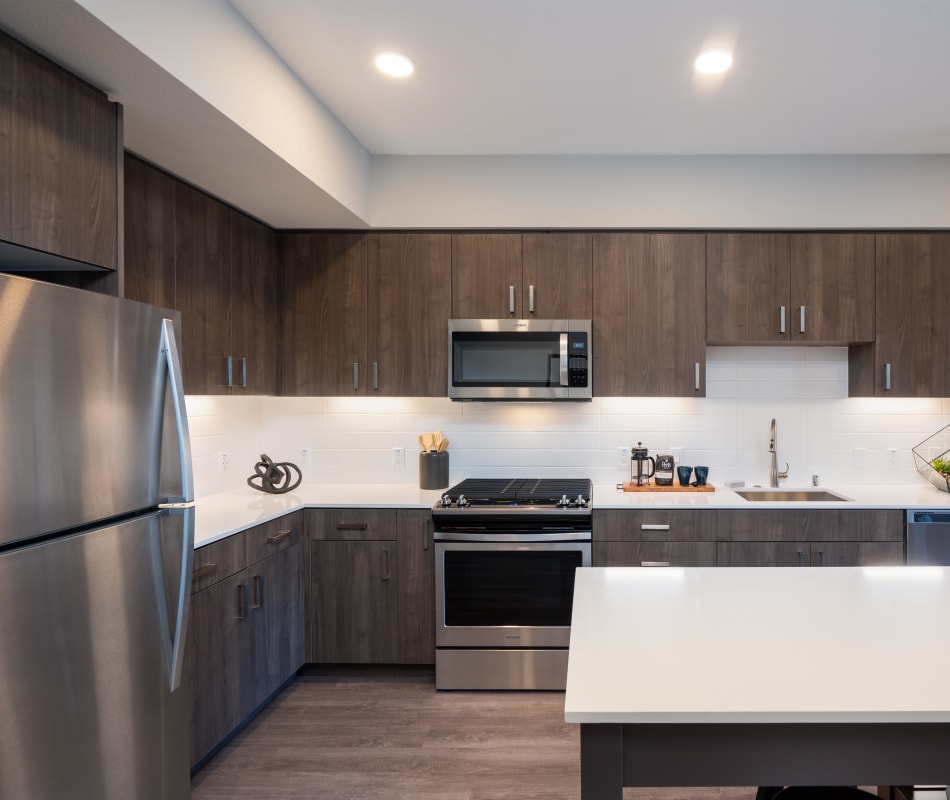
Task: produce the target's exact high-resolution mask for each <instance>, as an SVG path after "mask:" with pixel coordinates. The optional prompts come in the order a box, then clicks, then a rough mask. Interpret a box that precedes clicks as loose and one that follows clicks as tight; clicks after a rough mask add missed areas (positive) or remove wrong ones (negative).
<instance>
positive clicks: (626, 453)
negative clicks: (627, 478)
mask: <svg viewBox="0 0 950 800" xmlns="http://www.w3.org/2000/svg"><path fill="white" fill-rule="evenodd" d="M617 457H618V459H619V461H620V466H622V467H629V466H630V448H629V447H618V448H617Z"/></svg>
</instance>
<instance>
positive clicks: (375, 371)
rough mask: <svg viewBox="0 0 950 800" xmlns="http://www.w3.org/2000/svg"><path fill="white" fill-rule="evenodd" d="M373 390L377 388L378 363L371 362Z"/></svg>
mask: <svg viewBox="0 0 950 800" xmlns="http://www.w3.org/2000/svg"><path fill="white" fill-rule="evenodd" d="M373 388H374V389H378V388H379V362H378V361H374V362H373Z"/></svg>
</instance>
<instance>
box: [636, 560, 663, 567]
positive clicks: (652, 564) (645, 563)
mask: <svg viewBox="0 0 950 800" xmlns="http://www.w3.org/2000/svg"><path fill="white" fill-rule="evenodd" d="M669 565H670V562H669V561H641V562H640V566H641V567H668V566H669Z"/></svg>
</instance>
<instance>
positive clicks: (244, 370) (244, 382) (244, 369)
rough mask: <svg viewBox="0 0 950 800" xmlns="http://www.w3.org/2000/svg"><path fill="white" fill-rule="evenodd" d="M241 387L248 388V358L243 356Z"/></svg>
mask: <svg viewBox="0 0 950 800" xmlns="http://www.w3.org/2000/svg"><path fill="white" fill-rule="evenodd" d="M240 385H241V387H242V388H244V389H246V388H247V357H246V356H241V384H240Z"/></svg>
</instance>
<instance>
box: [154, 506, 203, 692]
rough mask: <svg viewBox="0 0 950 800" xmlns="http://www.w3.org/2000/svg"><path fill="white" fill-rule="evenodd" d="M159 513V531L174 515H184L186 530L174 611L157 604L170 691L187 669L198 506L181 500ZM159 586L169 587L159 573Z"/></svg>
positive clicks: (166, 605) (157, 585)
mask: <svg viewBox="0 0 950 800" xmlns="http://www.w3.org/2000/svg"><path fill="white" fill-rule="evenodd" d="M159 514H160V519H162V518H164V520H165V523H162V522H160V523H159V530H160V535H161V531H162V528H163V527H164V525H165V524H168V520H170V519H173V518H175V517H181V524H182V533H183V535H182V537H181V572H180V574H179V575H178V591H177V592H176V596H175V598H174V600H175V604H174V606H173V608H174V609H175V610H174V611H173V612H172V614H169V611H170V610H171V609H169V606H168V604H167V603H165V602H160V603H159V604H158V605H159V608H160V609H162V614H161V616H162V623H161V625H162V629H163V636H162V641H163V643H164V651H165V660H166V665H165V666H166V668H167V673H168V688H169V691H172V692H174V691H175V690H176V689H178V687H179V686H181V678H182V674H183V672H184V669H185V637H186V636H187V634H188V613H189V609H190V606H191V573H192V571H193V570H194V558H195V509H194V506H193V505H185V504H178V505H175V506H170V507H169V506H166V507H163V508H162V510H161V511H160V512H159ZM159 547H160V545H159ZM156 564H159V565H160V564H161V559H160V556H159V558H157V559H156ZM156 587H157V588H159V589H160V590H161V591H163V593H164V592H166V591H167V589H165V588H164V587H165V582H164V580H160V579H159V578H158V577H157V578H156ZM172 616H173V617H174V618H173V619H172V618H171V617H172Z"/></svg>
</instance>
